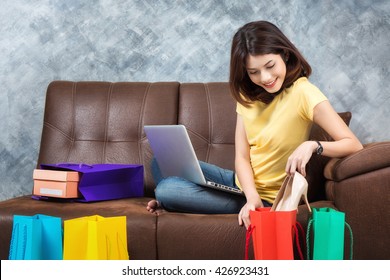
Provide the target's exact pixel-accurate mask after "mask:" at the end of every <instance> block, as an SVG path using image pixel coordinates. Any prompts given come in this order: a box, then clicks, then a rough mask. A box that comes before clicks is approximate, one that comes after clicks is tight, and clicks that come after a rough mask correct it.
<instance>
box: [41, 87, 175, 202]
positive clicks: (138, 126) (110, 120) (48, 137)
mask: <svg viewBox="0 0 390 280" xmlns="http://www.w3.org/2000/svg"><path fill="white" fill-rule="evenodd" d="M178 100H179V83H177V82H162V83H143V82H121V83H108V82H69V81H54V82H52V83H51V84H50V85H49V86H48V89H47V94H46V104H45V113H44V121H43V130H42V139H41V146H40V151H39V158H38V166H39V165H40V164H41V163H47V164H49V163H51V164H54V163H58V162H73V163H81V162H82V163H86V164H96V163H122V164H143V165H144V166H145V186H146V189H145V191H146V194H147V195H153V188H154V183H153V181H152V177H151V175H150V172H149V168H146V167H147V166H149V164H150V160H151V157H152V153H151V151H150V148H149V145H148V142H147V139H146V137H145V134H144V131H143V125H144V124H176V123H177V114H178V112H177V111H178Z"/></svg>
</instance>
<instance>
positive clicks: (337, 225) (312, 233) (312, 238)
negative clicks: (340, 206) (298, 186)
mask: <svg viewBox="0 0 390 280" xmlns="http://www.w3.org/2000/svg"><path fill="white" fill-rule="evenodd" d="M345 227H347V229H348V230H349V233H350V248H351V249H350V259H352V257H353V234H352V229H351V227H350V225H349V224H348V223H346V222H345V213H343V212H340V211H337V210H335V209H332V208H328V207H324V208H314V209H313V214H312V217H311V218H310V219H309V222H308V226H307V232H306V237H307V242H306V243H307V259H308V260H310V259H312V260H343V259H344V238H345V234H344V231H345ZM311 246H312V252H311V250H310V247H311Z"/></svg>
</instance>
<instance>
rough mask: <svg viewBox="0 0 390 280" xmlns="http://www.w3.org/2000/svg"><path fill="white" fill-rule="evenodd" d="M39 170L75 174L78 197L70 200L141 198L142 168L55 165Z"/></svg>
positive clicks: (142, 189) (100, 165)
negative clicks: (73, 172) (76, 173)
mask: <svg viewBox="0 0 390 280" xmlns="http://www.w3.org/2000/svg"><path fill="white" fill-rule="evenodd" d="M41 169H47V170H65V171H69V170H70V171H77V172H79V173H80V181H79V185H78V191H79V193H80V198H78V199H74V201H80V202H92V201H103V200H113V199H120V198H128V197H142V196H144V169H143V166H142V165H138V164H93V165H88V164H83V163H81V164H78V163H58V164H42V165H41ZM36 198H38V199H39V198H40V197H36Z"/></svg>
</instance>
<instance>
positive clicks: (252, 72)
mask: <svg viewBox="0 0 390 280" xmlns="http://www.w3.org/2000/svg"><path fill="white" fill-rule="evenodd" d="M257 72H258V71H249V74H250V75H254V74H257Z"/></svg>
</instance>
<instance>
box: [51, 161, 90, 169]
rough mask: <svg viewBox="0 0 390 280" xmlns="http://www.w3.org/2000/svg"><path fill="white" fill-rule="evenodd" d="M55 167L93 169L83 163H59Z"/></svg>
mask: <svg viewBox="0 0 390 280" xmlns="http://www.w3.org/2000/svg"><path fill="white" fill-rule="evenodd" d="M56 165H57V166H60V167H72V166H78V167H79V168H83V167H86V168H93V166H92V165H89V164H85V163H69V162H60V163H57V164H56Z"/></svg>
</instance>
